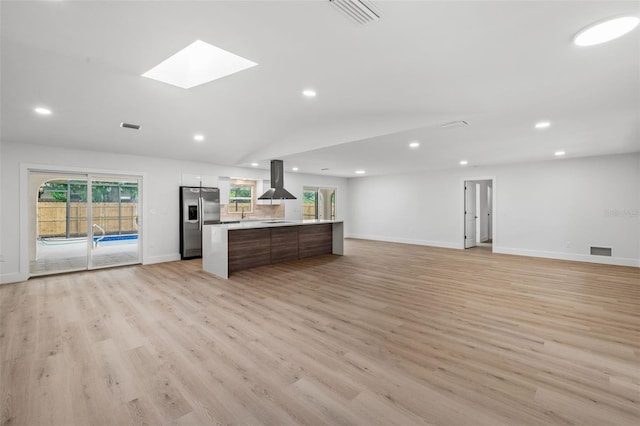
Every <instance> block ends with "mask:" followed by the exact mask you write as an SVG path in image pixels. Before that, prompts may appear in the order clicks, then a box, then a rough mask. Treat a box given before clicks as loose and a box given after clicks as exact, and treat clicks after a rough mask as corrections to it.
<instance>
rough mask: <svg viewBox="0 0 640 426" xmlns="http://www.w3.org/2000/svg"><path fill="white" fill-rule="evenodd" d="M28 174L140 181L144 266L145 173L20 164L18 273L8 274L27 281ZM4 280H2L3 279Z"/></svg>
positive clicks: (141, 236) (146, 243)
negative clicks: (106, 177)
mask: <svg viewBox="0 0 640 426" xmlns="http://www.w3.org/2000/svg"><path fill="white" fill-rule="evenodd" d="M30 172H44V173H76V174H94V175H106V176H109V175H112V176H132V177H136V178H138V179H141V180H142V191H139V192H138V194H139V197H140V199H139V201H138V202H139V203H140V209H141V211H142V223H138V226H139V228H138V229H139V231H138V232H139V237H138V238H139V239H141V240H142V247H141V248H140V247H139V250H142V255H141V256H140V261H141V262H142V264H145V263H146V262H145V260H146V259H145V253H148V250H147V247H148V244H149V242H148V241H147V238H144V228H145V223H146V222H147V215H148V211H147V210H148V209H147V203H146V202H145V199H144V197H145V196H144V194H145V193H146V192H147V173H146V172H140V171H129V170H112V169H98V168H92V167H90V168H87V167H72V166H52V165H46V164H33V163H20V185H19V188H18V191H19V200H20V201H19V209H20V210H19V217H20V221H19V229H20V240H19V245H20V247H19V253H20V260H19V264H18V268H19V269H18V273H16V274H8V275H16V276H18V277H19V278H20V279H19V281H26V280H27V279H29V173H30ZM3 280H4V278H3ZM3 282H4V281H3Z"/></svg>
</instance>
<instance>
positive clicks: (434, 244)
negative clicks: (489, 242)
mask: <svg viewBox="0 0 640 426" xmlns="http://www.w3.org/2000/svg"><path fill="white" fill-rule="evenodd" d="M345 238H357V239H360V240H373V241H385V242H388V243H401V244H415V245H418V246H431V247H442V248H454V249H460V248H463V247H462V245H461V244H454V243H448V242H442V241H430V240H414V239H411V238H395V237H383V236H380V235H362V234H351V235H348V236H345Z"/></svg>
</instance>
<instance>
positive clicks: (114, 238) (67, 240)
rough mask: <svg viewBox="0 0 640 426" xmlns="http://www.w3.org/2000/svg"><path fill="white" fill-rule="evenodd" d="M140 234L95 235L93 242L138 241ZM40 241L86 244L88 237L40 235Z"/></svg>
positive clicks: (55, 243)
mask: <svg viewBox="0 0 640 426" xmlns="http://www.w3.org/2000/svg"><path fill="white" fill-rule="evenodd" d="M137 240H138V234H124V235H105V236H95V235H94V237H93V242H94V244H95V243H100V244H103V243H106V242H109V243H111V244H118V243H133V242H137ZM38 241H39V242H40V243H41V244H45V245H63V244H64V245H67V244H86V243H87V238H86V237H75V238H64V237H53V238H48V237H40V238H38Z"/></svg>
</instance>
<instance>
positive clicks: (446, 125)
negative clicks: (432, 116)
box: [440, 120, 469, 127]
mask: <svg viewBox="0 0 640 426" xmlns="http://www.w3.org/2000/svg"><path fill="white" fill-rule="evenodd" d="M468 125H469V123H467V122H466V121H463V120H460V121H451V122H449V123H444V124H441V125H440V127H456V126H468Z"/></svg>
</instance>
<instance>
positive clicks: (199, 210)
mask: <svg viewBox="0 0 640 426" xmlns="http://www.w3.org/2000/svg"><path fill="white" fill-rule="evenodd" d="M203 207H204V206H203V203H202V197H198V230H200V231H202V221H203V220H204V215H203V213H204V212H203V211H202V209H203Z"/></svg>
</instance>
